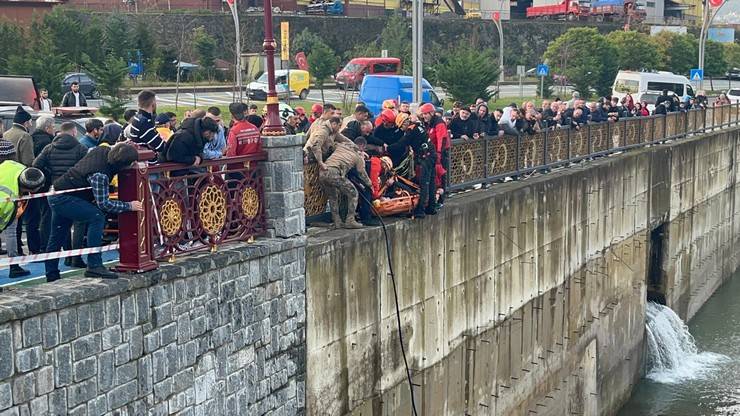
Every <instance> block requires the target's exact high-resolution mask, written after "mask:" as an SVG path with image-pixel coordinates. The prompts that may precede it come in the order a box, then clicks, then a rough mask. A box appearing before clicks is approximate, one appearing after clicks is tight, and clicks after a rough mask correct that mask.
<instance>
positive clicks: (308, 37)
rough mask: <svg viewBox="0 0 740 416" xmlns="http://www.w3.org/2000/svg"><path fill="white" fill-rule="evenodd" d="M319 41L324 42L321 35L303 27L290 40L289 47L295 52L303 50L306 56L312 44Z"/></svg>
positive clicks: (311, 48)
mask: <svg viewBox="0 0 740 416" xmlns="http://www.w3.org/2000/svg"><path fill="white" fill-rule="evenodd" d="M319 43H324V40H323V39H321V36H319V35H317V34H315V33H313V32H311V31H310V30H308V28H305V29H303V30H302V31H301V32H300V33H298V34H297V35H295V38H293V39H292V40H291V42H290V48H291V50H295V51H296V52H303V53H305V54H306V56H308V54H310V53H311V51H312V50H313V47H314V45H317V44H319Z"/></svg>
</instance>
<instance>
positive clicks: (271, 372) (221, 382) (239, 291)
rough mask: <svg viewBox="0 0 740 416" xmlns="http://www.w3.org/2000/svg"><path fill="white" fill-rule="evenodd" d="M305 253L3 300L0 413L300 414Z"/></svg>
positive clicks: (250, 256)
mask: <svg viewBox="0 0 740 416" xmlns="http://www.w3.org/2000/svg"><path fill="white" fill-rule="evenodd" d="M304 245H305V240H304V239H303V238H295V239H291V240H275V239H261V240H259V241H258V242H256V243H254V244H250V245H242V246H240V247H227V248H225V249H221V250H219V252H217V253H208V254H202V255H198V256H192V257H189V258H187V259H185V260H181V261H178V262H177V263H176V264H174V265H165V266H163V267H161V268H160V269H159V270H156V271H153V272H149V273H145V274H143V275H137V276H134V277H122V278H120V279H118V280H112V281H111V280H92V279H84V278H71V279H63V280H62V281H59V282H56V283H54V284H44V285H41V286H38V287H34V288H30V289H29V288H24V289H18V290H13V291H10V292H5V293H2V294H0V357H1V358H0V415H3V416H10V415H13V416H17V415H28V414H33V415H47V414H50V415H65V414H69V415H89V416H92V415H107V414H116V415H132V416H133V415H145V414H149V415H169V414H176V413H177V414H182V415H214V416H215V415H235V414H263V413H265V412H267V411H274V412H275V413H276V414H285V415H293V414H301V413H302V409H303V407H304V388H305V387H304V386H305V371H306V367H305V365H306V364H305V358H304V354H305V318H306V316H305V309H304V307H305V298H304V287H305V277H304V272H303V269H304Z"/></svg>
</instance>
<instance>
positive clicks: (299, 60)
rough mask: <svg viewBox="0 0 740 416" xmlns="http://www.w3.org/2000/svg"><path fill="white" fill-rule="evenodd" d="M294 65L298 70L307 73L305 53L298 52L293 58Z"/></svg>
mask: <svg viewBox="0 0 740 416" xmlns="http://www.w3.org/2000/svg"><path fill="white" fill-rule="evenodd" d="M295 63H296V65H298V68H299V69H302V70H304V71H308V59H306V54H305V53H303V52H298V54H297V55H296V56H295Z"/></svg>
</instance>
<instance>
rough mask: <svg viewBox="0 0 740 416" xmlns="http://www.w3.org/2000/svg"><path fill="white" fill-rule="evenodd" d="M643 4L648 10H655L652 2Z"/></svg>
mask: <svg viewBox="0 0 740 416" xmlns="http://www.w3.org/2000/svg"><path fill="white" fill-rule="evenodd" d="M645 4H646V5H647V7H648V8H650V9H654V8H655V2H654V1H649V2H647V3H645Z"/></svg>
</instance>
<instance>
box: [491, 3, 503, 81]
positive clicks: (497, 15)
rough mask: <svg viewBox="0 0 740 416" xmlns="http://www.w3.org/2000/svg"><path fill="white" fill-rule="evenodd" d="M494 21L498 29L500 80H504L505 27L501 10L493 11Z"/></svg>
mask: <svg viewBox="0 0 740 416" xmlns="http://www.w3.org/2000/svg"><path fill="white" fill-rule="evenodd" d="M493 23H494V24H495V25H496V29H497V30H498V70H499V74H498V82H504V29H503V27H502V26H501V12H499V11H495V12H493Z"/></svg>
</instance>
